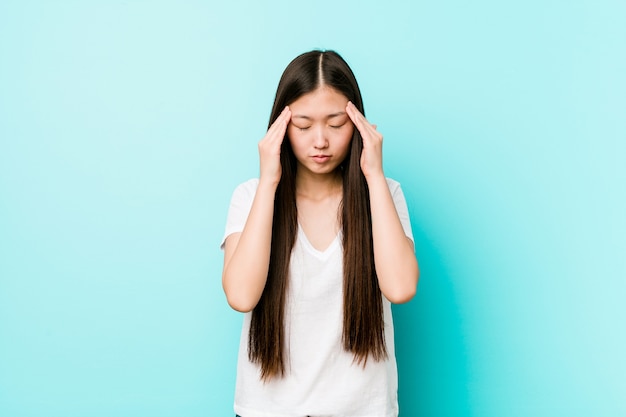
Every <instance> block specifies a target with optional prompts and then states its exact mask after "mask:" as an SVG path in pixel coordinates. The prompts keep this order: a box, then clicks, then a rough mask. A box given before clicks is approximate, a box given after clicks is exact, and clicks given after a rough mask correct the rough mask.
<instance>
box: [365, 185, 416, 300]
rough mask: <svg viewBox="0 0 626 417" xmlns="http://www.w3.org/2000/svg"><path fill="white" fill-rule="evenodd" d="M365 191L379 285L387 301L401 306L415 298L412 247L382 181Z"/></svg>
mask: <svg viewBox="0 0 626 417" xmlns="http://www.w3.org/2000/svg"><path fill="white" fill-rule="evenodd" d="M368 187H369V192H370V206H371V212H372V238H373V241H374V262H375V265H376V274H377V275H378V284H379V286H380V290H381V292H382V293H383V295H384V296H385V297H386V298H387V299H388V300H389V301H391V302H393V303H404V302H407V301H409V300H410V299H411V298H413V296H414V295H415V291H416V288H417V280H418V276H419V269H418V266H417V260H416V258H415V252H414V249H413V244H412V242H411V240H410V239H409V238H407V236H406V234H405V233H404V229H403V228H402V223H401V222H400V218H399V217H398V212H397V211H396V207H395V204H394V202H393V197H392V196H391V193H390V191H389V186H388V185H387V181H386V180H385V177H384V176H379V177H376V178H371V179H368Z"/></svg>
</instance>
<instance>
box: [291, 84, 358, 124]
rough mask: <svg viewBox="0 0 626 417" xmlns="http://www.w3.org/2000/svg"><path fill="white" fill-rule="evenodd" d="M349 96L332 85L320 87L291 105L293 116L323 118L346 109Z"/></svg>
mask: <svg viewBox="0 0 626 417" xmlns="http://www.w3.org/2000/svg"><path fill="white" fill-rule="evenodd" d="M347 104H348V98H347V97H346V96H344V95H343V94H341V93H340V92H338V91H337V90H335V89H333V88H330V87H325V86H323V87H320V88H318V89H316V90H314V91H312V92H310V93H307V94H305V95H303V96H301V97H300V98H298V99H297V100H296V101H294V102H293V103H291V104H290V105H289V108H290V110H291V114H292V118H298V117H305V118H312V119H313V118H323V117H327V116H328V115H331V114H337V113H342V112H345V111H346V105H347Z"/></svg>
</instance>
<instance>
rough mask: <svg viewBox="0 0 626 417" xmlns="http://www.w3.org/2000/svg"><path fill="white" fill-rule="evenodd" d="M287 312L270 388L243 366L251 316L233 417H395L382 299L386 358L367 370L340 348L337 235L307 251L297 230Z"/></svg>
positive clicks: (241, 221) (242, 202) (235, 213)
mask: <svg viewBox="0 0 626 417" xmlns="http://www.w3.org/2000/svg"><path fill="white" fill-rule="evenodd" d="M387 184H388V186H389V189H390V191H391V195H392V196H393V200H394V203H395V206H396V210H397V212H398V215H399V217H400V221H401V223H402V227H403V228H404V232H405V234H406V235H407V236H408V237H409V238H411V239H413V235H412V232H411V224H410V222H409V216H408V210H407V206H406V202H405V199H404V195H403V193H402V190H401V188H400V184H399V183H398V182H396V181H394V180H391V179H387ZM257 186H258V179H252V180H249V181H247V182H245V183H243V184H241V185H239V186H238V187H237V188H236V190H235V192H234V193H233V197H232V200H231V205H230V209H229V212H228V219H227V223H226V231H225V234H224V239H223V240H222V247H223V245H224V241H225V240H226V238H227V237H228V236H229V235H230V234H232V233H237V232H241V231H243V228H244V226H245V223H246V219H247V217H248V213H249V212H250V208H251V207H252V201H253V199H254V195H255V192H256V189H257ZM287 288H288V290H287V291H288V292H287V300H286V310H285V341H286V352H285V353H286V375H285V376H284V377H282V378H280V377H277V378H273V379H272V380H270V381H269V382H266V383H264V382H262V381H261V379H260V367H259V366H258V365H257V364H255V363H251V362H250V360H249V359H248V333H249V330H250V319H251V313H246V314H245V317H244V322H243V326H242V331H241V340H240V343H239V358H238V365H237V383H236V390H235V406H234V409H235V412H236V413H237V414H238V415H240V416H242V417H304V416H320V417H321V416H324V417H329V416H333V417H383V416H384V417H395V416H397V415H398V400H397V389H398V382H397V379H398V378H397V369H396V359H395V351H394V335H393V322H392V317H391V304H390V302H389V301H388V300H387V299H386V298H385V297H384V296H383V314H384V322H385V325H384V326H385V342H386V347H387V353H388V358H387V359H386V360H382V361H379V362H377V361H375V360H374V359H372V358H371V357H370V358H369V359H368V361H367V363H366V366H365V367H363V366H362V364H361V365H360V364H357V363H356V362H354V355H353V354H352V353H350V352H346V351H344V349H343V346H342V342H341V339H342V326H343V253H342V235H341V232H340V233H339V234H338V235H337V236H336V237H335V239H334V240H333V241H332V243H331V244H330V245H329V246H328V248H326V249H325V250H323V251H320V250H317V249H315V248H314V247H313V245H311V243H310V242H309V240H308V239H307V237H306V235H305V234H304V232H303V231H302V228H301V227H298V235H297V238H296V242H295V245H294V248H293V251H292V254H291V262H290V269H289V285H288V287H287Z"/></svg>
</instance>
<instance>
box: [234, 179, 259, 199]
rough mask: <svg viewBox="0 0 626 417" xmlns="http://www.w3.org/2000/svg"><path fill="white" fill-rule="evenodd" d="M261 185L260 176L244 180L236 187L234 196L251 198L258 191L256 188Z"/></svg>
mask: <svg viewBox="0 0 626 417" xmlns="http://www.w3.org/2000/svg"><path fill="white" fill-rule="evenodd" d="M258 186H259V179H258V178H251V179H249V180H247V181H244V182H242V183H241V184H239V185H238V186H237V187H235V191H233V198H239V199H241V198H244V199H245V198H250V197H254V194H255V193H256V189H257V187H258Z"/></svg>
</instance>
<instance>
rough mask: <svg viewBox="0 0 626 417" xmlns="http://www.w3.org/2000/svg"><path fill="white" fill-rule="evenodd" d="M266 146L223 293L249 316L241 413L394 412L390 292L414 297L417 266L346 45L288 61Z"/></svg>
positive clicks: (243, 208) (241, 190)
mask: <svg viewBox="0 0 626 417" xmlns="http://www.w3.org/2000/svg"><path fill="white" fill-rule="evenodd" d="M259 154H260V167H261V169H260V176H259V178H258V179H252V180H249V181H247V182H245V183H243V184H241V185H240V186H239V187H237V189H236V190H235V192H234V194H233V197H232V200H231V205H230V210H229V213H228V220H227V225H226V232H225V236H224V241H223V242H222V247H223V249H224V271H223V275H222V284H223V287H224V292H225V293H226V298H227V300H228V303H229V304H230V306H231V307H232V308H234V309H235V310H237V311H241V312H244V313H246V315H245V319H244V325H243V330H242V335H241V342H240V349H239V363H238V368H237V387H236V393H235V412H236V413H237V414H238V415H240V416H241V417H303V416H342V417H349V416H355V417H356V416H359V417H368V416H371V417H382V416H385V417H392V416H397V415H398V402H397V371H396V361H395V356H394V339H393V322H392V318H391V305H390V303H404V302H406V301H408V300H410V299H411V298H412V297H413V295H414V294H415V291H416V286H417V280H418V266H417V261H416V259H415V253H414V249H413V241H412V234H411V226H410V222H409V218H408V211H407V207H406V203H405V200H404V196H403V194H402V190H401V189H400V186H399V184H398V183H397V182H395V181H393V180H390V179H387V178H385V175H384V173H383V165H382V135H381V134H380V133H379V132H378V131H377V130H376V126H375V125H372V124H370V123H369V122H368V121H367V120H366V119H365V117H364V116H363V102H362V100H361V93H360V91H359V87H358V85H357V82H356V79H355V77H354V74H353V73H352V70H351V69H350V67H349V66H348V65H347V63H346V62H345V61H344V60H343V59H342V58H341V57H340V56H339V55H338V54H337V53H335V52H333V51H324V52H322V51H312V52H308V53H305V54H302V55H300V56H298V57H297V58H295V59H294V60H293V61H292V62H291V63H290V64H289V65H288V66H287V68H286V69H285V72H284V73H283V75H282V77H281V79H280V82H279V85H278V90H277V92H276V98H275V101H274V107H273V109H272V114H271V117H270V123H269V128H268V131H267V134H266V135H265V137H264V138H263V139H262V140H261V141H260V142H259Z"/></svg>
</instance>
